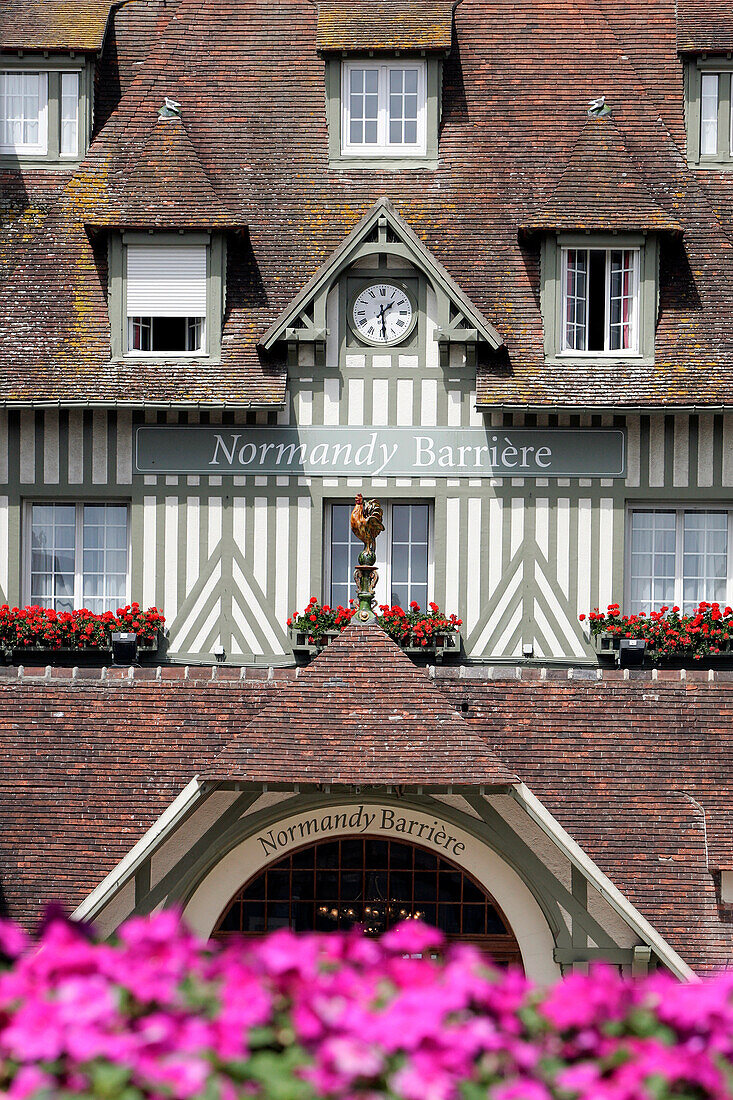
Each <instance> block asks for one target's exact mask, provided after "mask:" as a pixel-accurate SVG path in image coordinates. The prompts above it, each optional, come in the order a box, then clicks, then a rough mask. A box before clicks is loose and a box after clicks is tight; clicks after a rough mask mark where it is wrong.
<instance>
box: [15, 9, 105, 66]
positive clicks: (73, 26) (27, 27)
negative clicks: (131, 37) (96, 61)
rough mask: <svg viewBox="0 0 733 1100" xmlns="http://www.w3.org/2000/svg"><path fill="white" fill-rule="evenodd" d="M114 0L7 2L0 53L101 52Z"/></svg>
mask: <svg viewBox="0 0 733 1100" xmlns="http://www.w3.org/2000/svg"><path fill="white" fill-rule="evenodd" d="M111 7H112V0H4V3H3V5H2V12H1V13H0V50H79V51H81V52H82V53H85V52H87V53H95V52H96V51H97V50H99V49H101V46H102V39H103V37H104V29H105V27H106V25H107V16H108V15H109V11H110V8H111Z"/></svg>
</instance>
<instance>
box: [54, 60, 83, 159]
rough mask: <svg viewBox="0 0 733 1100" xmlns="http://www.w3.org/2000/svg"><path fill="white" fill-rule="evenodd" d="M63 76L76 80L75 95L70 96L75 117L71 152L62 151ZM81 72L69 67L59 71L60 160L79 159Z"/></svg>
mask: <svg viewBox="0 0 733 1100" xmlns="http://www.w3.org/2000/svg"><path fill="white" fill-rule="evenodd" d="M64 77H67V78H68V77H74V80H75V81H76V96H74V97H72V98H73V99H75V101H76V118H75V120H74V139H75V144H74V149H73V150H72V151H71V152H67V153H65V152H64V151H63V144H64ZM80 114H81V73H80V72H78V71H76V70H74V69H71V70H68V69H67V70H62V71H61V72H60V73H59V158H60V159H61V160H78V159H79V130H80V123H81V118H80Z"/></svg>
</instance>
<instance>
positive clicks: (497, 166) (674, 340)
mask: <svg viewBox="0 0 733 1100" xmlns="http://www.w3.org/2000/svg"><path fill="white" fill-rule="evenodd" d="M171 11H173V12H174V17H173V18H171V17H170V15H169V14H166V13H170V12H171ZM454 23H455V34H454V44H453V47H452V50H451V54H450V56H449V57H448V58H446V60H445V62H444V65H443V114H442V121H441V133H440V146H439V166H438V168H437V169H436V170H435V171H424V172H415V171H400V170H396V171H385V170H381V169H377V170H360V171H351V172H344V171H338V172H336V171H333V170H331V169H329V167H328V133H327V126H326V114H325V107H324V66H323V60H322V59H321V58H320V57H319V56H318V52H317V13H316V9H315V7H314V6H313V5H312V4H311V3H310V2H309V0H283V3H281V4H278V5H272V4H271V3H268V2H267V0H238V2H236V3H235V2H234V0H178V2H177V3H176V2H175V0H169V3H168V4H167V5H166V6H165V7H164V6H163V5H162V4H161V3H159V2H156V0H149V2H146V3H137V2H136V3H130V4H127V5H125V6H123V7H122V8H120V9H119V10H117V11H116V12H115V14H114V17H113V19H112V20H111V25H110V31H109V34H108V36H107V46H106V49H105V61H104V65H103V66H102V67H101V68H100V73H99V85H100V89H101V91H100V95H101V97H102V102H103V111H102V114H101V116H100V117H102V118H103V119H108V120H109V121H108V122H107V124H106V125H105V126H104V128H103V129H102V131H101V132H100V133H99V134H98V135H97V137H96V139H95V143H94V145H93V147H92V149H91V150H90V153H89V156H88V158H87V162H86V164H85V165H84V168H83V169H82V170H81V172H80V173H79V177H80V178H81V179H84V178H86V173H87V172H88V170H89V169H90V167H91V166H92V165H93V164H97V165H98V167H99V168H100V169H101V170H103V166H104V164H105V163H106V164H107V165H108V166H109V168H110V171H112V172H113V173H114V170H115V165H116V164H117V158H118V156H124V151H125V149H126V148H128V147H139V145H140V141H144V140H145V138H146V137H147V136H148V134H149V133H150V129H151V119H154V117H155V112H156V111H157V108H158V107H159V106H160V104H161V102H162V97H163V95H170V96H171V97H172V98H174V99H177V100H178V101H180V102H181V104H182V106H183V117H184V120H185V127H186V130H187V133H188V135H189V137H190V140H191V143H192V146H193V148H194V149H195V151H196V155H197V157H198V159H199V161H200V163H201V166H202V169H203V171H204V173H205V175H206V177H207V178H208V180H209V181H210V182H211V185H212V188H213V189H214V191H215V193H216V195H217V196H218V197H219V199H220V201H221V202H222V204H223V205H224V206H225V208H226V209H227V210H233V211H237V212H239V211H241V212H242V215H243V218H244V220H245V222H246V224H247V226H248V229H249V232H248V234H247V237H246V240H243V241H242V242H240V244H239V245H238V246H237V248H236V249H235V250H234V251H236V254H237V255H236V256H235V257H230V264H229V269H228V292H229V294H230V301H229V302H228V305H227V313H226V319H225V324H224V331H223V348H224V354H223V358H222V364H221V366H218V365H213V364H212V365H211V367H208V366H207V368H206V370H205V371H203V370H201V369H200V368H198V367H197V368H193V369H188V370H186V369H184V368H181V367H180V366H176V365H175V364H172V363H167V364H157V363H156V364H151V366H150V367H147V366H140V367H138V368H136V369H134V368H131V367H130V366H129V365H128V364H110V362H109V321H108V316H107V303H106V289H107V288H106V261H105V258H104V255H103V250H102V248H101V245H100V244H99V243H98V242H96V241H90V240H89V238H88V236H87V234H86V232H85V230H84V226H83V223H82V218H83V210H84V208H85V205H86V202H82V201H81V199H82V197H83V198H84V199H86V198H87V196H80V195H79V193H78V188H77V191H76V193H75V194H73V195H72V194H71V192H69V191H68V190H66V185H67V184H68V182H69V176H68V175H66V174H65V173H55V172H54V173H45V174H44V173H42V172H35V171H34V172H25V173H23V174H22V177H21V176H20V174H19V173H17V172H16V173H12V172H7V171H4V170H3V171H2V172H0V195H1V196H2V197H1V198H0V203H1V204H2V206H3V207H5V206H9V205H12V206H13V211H12V212H11V216H9V217H8V221H7V228H6V227H5V226H4V225H3V227H2V228H0V264H1V265H2V268H3V273H4V277H3V279H2V281H1V282H0V401H3V400H5V401H20V400H22V401H28V400H32V399H34V398H36V399H37V400H53V401H56V400H61V401H63V400H86V399H90V400H102V401H117V400H120V401H122V400H126V399H127V398H128V396H131V399H140V398H141V397H142V398H145V397H148V398H149V399H150V400H151V401H161V402H166V401H178V400H179V399H180V400H183V401H186V400H189V401H197V400H201V401H203V402H208V401H219V402H229V403H232V404H245V405H246V404H247V403H248V402H250V401H252V402H254V403H260V402H264V403H267V402H272V403H275V402H279V401H281V400H282V398H283V395H284V389H285V372H284V367H283V356H282V355H281V353H280V352H279V350H278V353H277V354H276V355H275V356H274V357H273V359H272V360H271V361H265V360H263V359H262V358H261V357H260V355H259V353H258V351H257V343H258V341H259V339H260V338H261V337H262V334H263V333H264V332H266V331H267V329H268V327H269V326H270V325H271V324H272V323H273V321H274V320H275V318H277V317H278V315H280V314H281V313H282V311H283V310H284V309H285V308H286V307H287V305H288V303H290V302H291V301H292V300H293V299H294V298H295V296H296V295H297V293H298V292H299V290H300V289H302V287H303V286H304V285H305V284H306V283H307V282H308V280H309V278H310V277H311V276H312V275H313V274H314V272H316V271H317V270H318V268H319V266H320V265H321V264H322V263H323V262H324V261H325V260H326V259H327V257H328V256H329V255H331V254H332V253H333V251H334V250H335V249H336V248H337V247H338V245H339V244H340V242H341V241H342V240H343V239H344V237H345V236H346V235H347V234H348V233H349V231H350V230H351V229H353V227H354V226H355V225H356V224H357V222H358V221H359V218H360V217H362V216H363V215H364V214H365V213H366V212H367V211H368V210H369V209H370V208H371V206H372V205H373V204H374V203H375V202H376V201H377V200H378V199H379V198H380V197H382V196H384V195H386V196H387V197H388V198H389V199H390V200H391V202H392V203H393V205H394V206H395V208H396V209H397V210H398V211H399V213H400V215H401V216H402V217H404V219H405V220H406V222H407V223H408V224H409V225H410V226H411V228H412V229H413V230H414V231H415V232H416V233H417V235H418V236H419V238H420V240H421V241H422V242H423V243H424V244H425V246H426V247H427V248H429V249H430V251H431V253H432V254H433V255H434V256H435V258H436V259H437V260H438V261H439V262H440V263H441V264H442V265H443V266H444V267H445V269H446V270H447V271H448V272H449V274H450V275H451V277H452V278H453V279H454V280H455V282H456V283H457V284H458V285H459V286H460V287H461V289H462V290H463V291H464V292H465V294H466V295H467V296H468V297H469V298H470V300H471V301H472V302H474V303H475V305H476V308H477V309H478V310H480V312H481V314H482V315H483V316H485V317H486V318H487V319H488V320H489V321H490V322H491V324H492V325H494V326H495V327H496V329H497V330H498V331H499V333H500V334H501V336H502V338H503V339H504V341H505V349H503V350H502V351H501V352H497V353H492V354H490V355H487V356H486V357H485V360H484V362H483V363H482V365H481V369H480V374H479V378H478V386H477V399H478V402H479V403H480V404H484V405H501V404H503V405H506V406H512V405H518V406H525V407H526V406H532V407H544V408H548V407H555V408H556V407H558V406H562V407H570V408H578V409H584V408H586V407H589V406H590V407H597V408H606V409H613V408H615V407H619V406H628V405H633V406H646V407H674V406H680V405H682V406H689V405H700V406H720V405H731V404H732V403H733V213H732V212H733V173H722V172H721V173H718V172H712V171H711V172H694V171H692V170H690V169H688V168H687V165H686V157H685V123H684V100H683V82H682V79H681V67H680V62H679V58H678V54H677V38H676V19H675V4H674V0H649V3H647V4H645V5H644V7H643V10H642V9H640V8H639V6H638V5H636V6H634V5H630V4H628V3H622V2H621V0H598V2H596V0H578V3H576V4H575V6H574V7H573V8H570V7H568V5H563V4H560V5H558V4H557V3H556V2H554V0H536V2H533V3H531V4H530V3H529V2H528V0H527V2H522V3H513V2H509V0H501V2H499V3H491V4H489V3H487V2H486V0H463V2H462V3H461V4H459V5H458V7H457V8H456V11H455V17H454ZM117 59H119V61H120V64H121V66H122V71H121V72H118V69H117V65H116V62H117ZM599 94H605V95H606V97H607V100H608V102H609V103H610V104H612V106H613V108H614V118H615V119H616V121H617V124H618V127H619V129H620V131H621V132H622V133H623V135H624V140H625V144H626V150H627V153H628V156H629V158H630V160H631V162H632V164H633V165H634V166H635V167H636V168H637V171H638V179H640V180H642V181H643V184H644V186H645V188H646V189H647V191H648V193H649V196H650V197H651V199H652V200H653V202H654V203H656V205H657V206H658V207H659V209H660V210H661V211H662V212H664V214H665V215H666V216H667V217H668V218H669V219H672V220H675V221H678V222H679V223H680V224H681V225H682V226H683V230H684V238H683V241H682V242H680V241H679V240H677V239H675V235H673V234H667V235H666V239H665V240H663V242H662V245H661V256H660V260H661V264H660V268H661V279H660V310H659V319H658V322H657V330H656V346H655V363H654V369H653V370H650V369H649V368H648V367H643V366H638V365H635V364H633V363H627V364H624V365H622V366H620V367H616V366H614V368H613V385H612V386H611V385H609V384H608V370H607V368H603V367H598V365H587V364H586V365H580V364H577V363H570V362H569V363H568V364H567V365H563V366H561V367H559V366H557V365H554V364H547V363H546V362H545V355H544V343H543V325H542V316H541V312H540V293H539V289H540V271H539V250H540V245H539V238H538V235H537V234H535V235H534V237H533V238H532V239H531V240H527V239H526V238H524V237H522V238H518V234H517V230H518V227H520V226H522V225H526V224H529V223H530V220H531V218H532V217H533V215H534V214H535V213H536V211H537V209H538V199H539V196H541V195H552V193H553V192H554V190H555V188H557V186H558V184H559V182H560V180H561V177H562V176H563V174H564V173H565V172H566V171H567V169H568V164H569V161H570V158H571V155H572V150H573V148H574V147H575V145H576V143H577V140H578V138H579V136H580V134H581V132H582V130H583V128H584V126H585V125H586V122H587V117H586V104H587V102H588V100H590V99H592V98H594V97H595V96H597V95H599ZM41 176H44V179H43V180H40V181H39V177H41ZM50 176H53V179H52V180H49V177H50ZM93 178H98V177H93ZM577 183H578V188H579V194H577V195H576V196H569V198H572V199H573V201H577V202H578V203H579V204H580V205H581V206H582V204H583V201H584V199H583V195H582V188H583V180H582V178H581V177H580V175H578V177H577ZM26 211H27V216H26ZM587 215H588V211H587V210H586V216H587ZM24 218H25V222H24V224H25V227H26V229H27V230H28V231H27V233H26V232H24V231H23V230H22V229H20V231H19V227H20V226H21V221H22V219H24ZM479 241H480V242H481V247H479V248H477V245H476V242H479ZM82 336H83V339H82ZM161 367H162V368H163V369H160V368H161Z"/></svg>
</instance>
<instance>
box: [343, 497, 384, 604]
mask: <svg viewBox="0 0 733 1100" xmlns="http://www.w3.org/2000/svg"><path fill="white" fill-rule="evenodd" d="M383 518H384V517H383V515H382V505H381V504H380V503H379V501H378V500H367V501H366V502H365V501H364V497H363V496H362V495H361V493H357V494H356V503H355V504H354V510H353V512H352V513H351V530H352V531H353V532H354V534H355V535H356V537H357V538H358V539H361V541H362V542H363V543H364V549H363V550H362V552H361V553H360V554H359V558H358V562H359V564H358V565H357V567H356V569H355V570H354V581H355V582H356V595H357V598H358V600H359V607H358V610H357V612H356V618H357V619H358V620H359V622H360V623H368V622H374V612H373V611H372V605H373V603H374V590H375V589H376V587H377V580H378V576H379V575H378V573H377V567H376V564H375V562H376V560H377V552H376V549H375V542H376V539H377V535H380V534H381V533H382V531H383V530H384V524H383V523H382V519H383Z"/></svg>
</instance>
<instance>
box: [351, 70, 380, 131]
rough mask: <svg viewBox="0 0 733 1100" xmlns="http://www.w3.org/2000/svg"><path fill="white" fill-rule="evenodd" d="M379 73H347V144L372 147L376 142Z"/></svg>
mask: <svg viewBox="0 0 733 1100" xmlns="http://www.w3.org/2000/svg"><path fill="white" fill-rule="evenodd" d="M378 92H379V73H378V72H377V70H376V69H351V70H350V72H349V102H348V112H349V142H350V143H351V144H354V145H365V144H366V145H373V144H376V142H377V119H378V114H379V94H378Z"/></svg>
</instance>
